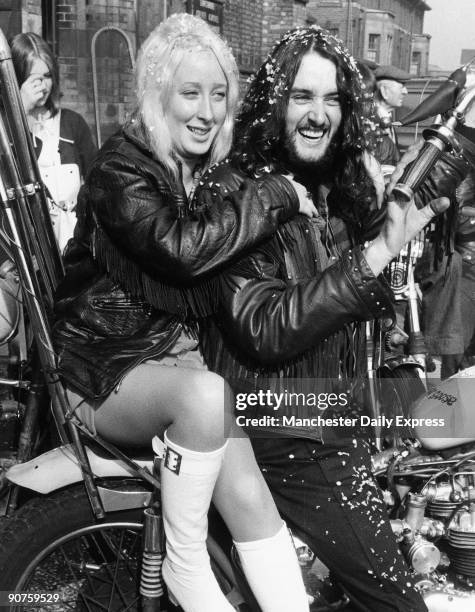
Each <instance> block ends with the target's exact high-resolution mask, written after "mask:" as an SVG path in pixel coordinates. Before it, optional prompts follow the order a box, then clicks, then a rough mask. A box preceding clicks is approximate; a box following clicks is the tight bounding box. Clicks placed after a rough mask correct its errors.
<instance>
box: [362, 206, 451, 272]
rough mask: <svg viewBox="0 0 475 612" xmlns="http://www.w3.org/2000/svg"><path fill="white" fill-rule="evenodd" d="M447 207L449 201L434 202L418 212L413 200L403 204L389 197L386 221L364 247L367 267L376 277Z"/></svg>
mask: <svg viewBox="0 0 475 612" xmlns="http://www.w3.org/2000/svg"><path fill="white" fill-rule="evenodd" d="M449 206H450V200H449V199H448V198H437V199H436V200H432V202H430V203H429V204H427V206H424V208H421V209H420V210H418V209H417V207H416V205H415V204H414V200H411V201H410V202H404V201H402V200H396V199H395V198H394V197H391V196H390V197H389V200H388V207H387V215H386V220H385V222H384V225H383V227H382V228H381V231H380V233H379V235H378V236H376V238H375V239H374V241H373V242H372V243H371V244H370V245H369V246H368V247H366V249H365V251H364V254H365V257H366V260H367V262H368V265H369V266H370V268H371V270H372V271H373V273H374V274H375V275H376V276H377V275H378V274H380V273H381V272H382V271H383V270H384V268H385V267H386V266H387V265H388V264H389V262H390V261H392V260H393V259H394V258H395V257H397V256H398V255H399V252H400V251H401V249H402V248H403V247H404V245H406V244H407V243H408V242H409V241H410V240H412V239H413V238H415V237H416V236H417V234H418V233H419V232H420V231H421V230H422V229H424V227H425V226H426V225H427V224H428V223H429V222H430V221H431V220H432V219H433V218H434V217H436V216H437V215H439V214H441V213H442V212H444V211H445V210H447V208H448V207H449Z"/></svg>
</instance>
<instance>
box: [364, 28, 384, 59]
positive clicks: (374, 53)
mask: <svg viewBox="0 0 475 612" xmlns="http://www.w3.org/2000/svg"><path fill="white" fill-rule="evenodd" d="M380 52H381V35H380V34H370V35H369V38H368V53H367V59H370V60H373V62H378V63H379V56H380Z"/></svg>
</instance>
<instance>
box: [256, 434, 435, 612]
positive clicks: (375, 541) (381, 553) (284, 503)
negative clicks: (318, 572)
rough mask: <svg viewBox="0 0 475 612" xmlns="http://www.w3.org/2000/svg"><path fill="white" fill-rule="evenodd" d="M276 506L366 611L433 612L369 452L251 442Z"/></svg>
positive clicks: (359, 445) (355, 444) (357, 446)
mask: <svg viewBox="0 0 475 612" xmlns="http://www.w3.org/2000/svg"><path fill="white" fill-rule="evenodd" d="M252 443H253V446H254V450H255V453H256V457H257V460H258V462H259V465H260V466H261V469H262V472H263V474H264V476H265V478H266V480H267V483H268V485H269V487H270V489H271V491H272V494H273V496H274V499H275V502H276V504H277V507H278V509H279V511H280V513H281V514H282V516H283V518H284V519H285V520H286V521H287V524H288V525H289V527H290V528H291V529H292V530H293V531H294V533H295V534H296V535H297V536H299V537H300V538H301V539H302V540H304V541H305V542H306V544H307V545H308V546H310V548H311V549H312V550H313V551H314V553H315V554H316V555H317V557H319V559H320V560H321V561H323V563H324V564H325V565H326V566H327V567H328V568H329V570H330V571H331V573H332V575H333V577H334V578H336V579H337V580H338V582H339V583H340V585H341V586H342V588H343V589H344V591H345V592H346V593H347V595H348V597H349V598H350V599H351V602H352V609H354V610H360V611H364V612H396V611H397V612H424V611H425V612H427V608H426V606H425V604H424V602H423V601H422V598H421V596H420V595H419V594H418V593H417V592H416V591H415V590H414V588H413V586H412V580H411V576H410V575H409V573H408V569H407V565H406V563H405V561H404V558H403V557H402V555H401V553H400V551H399V548H398V546H397V543H396V540H395V537H394V535H393V532H392V530H391V527H390V524H389V521H388V516H387V513H386V509H385V506H384V503H383V500H382V495H381V491H380V489H379V487H378V486H377V484H376V483H375V481H374V480H373V478H372V476H371V473H370V469H369V466H370V455H369V450H368V447H367V445H366V444H365V443H364V442H363V441H362V440H361V439H360V440H358V441H356V440H355V441H352V440H348V441H347V442H346V445H345V446H336V445H335V444H321V443H319V442H314V441H312V440H305V439H302V438H272V439H270V438H266V439H254V440H253V441H252Z"/></svg>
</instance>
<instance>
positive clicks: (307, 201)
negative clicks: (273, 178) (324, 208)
mask: <svg viewBox="0 0 475 612" xmlns="http://www.w3.org/2000/svg"><path fill="white" fill-rule="evenodd" d="M284 177H285V178H286V179H287V180H288V181H289V183H291V184H292V187H293V188H294V189H295V191H296V192H297V196H298V199H299V213H300V214H301V215H305V216H307V217H310V219H311V218H312V217H318V211H317V209H316V208H315V204H314V203H313V200H312V198H311V196H310V194H309V193H308V191H307V189H306V188H305V187H304V186H303V185H302V184H301V183H298V182H297V181H296V180H295V179H294V177H293V176H292V175H291V174H284Z"/></svg>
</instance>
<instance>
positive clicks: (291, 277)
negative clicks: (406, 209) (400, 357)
mask: <svg viewBox="0 0 475 612" xmlns="http://www.w3.org/2000/svg"><path fill="white" fill-rule="evenodd" d="M466 171H467V164H466V162H465V161H464V160H461V159H455V158H452V157H448V156H447V157H446V158H445V159H444V160H443V161H441V162H439V164H438V165H437V166H436V168H435V169H434V170H433V171H432V174H431V175H430V177H429V179H427V181H426V183H425V185H424V187H423V189H421V190H420V192H419V194H417V198H418V200H419V204H420V205H422V204H425V203H428V201H430V200H431V199H433V198H435V197H440V196H443V195H448V196H453V194H454V192H455V187H456V186H457V185H458V184H459V183H460V181H461V180H462V179H463V177H464V175H465V174H466ZM214 178H215V181H216V183H218V184H219V185H220V186H221V189H236V188H238V186H239V183H240V181H242V180H244V177H243V175H238V174H237V173H236V171H235V170H234V169H229V170H228V171H227V172H226V169H225V168H219V169H218V170H217V173H216V176H215V177H214ZM313 195H314V200H316V199H317V198H318V199H320V200H321V198H320V197H319V194H318V193H314V194H313ZM316 204H317V202H316ZM369 214H370V215H371V216H372V218H370V217H368V220H367V223H366V224H365V227H366V229H367V230H368V234H369V235H370V237H374V235H375V234H376V233H377V226H378V222H380V221H381V218H382V216H383V215H381V214H378V213H369ZM363 241H364V238H363ZM392 300H393V296H392V292H391V291H390V289H389V287H388V285H387V284H386V282H385V280H384V278H383V276H382V275H381V276H379V277H377V278H376V277H375V276H374V274H373V273H372V271H371V269H370V268H369V266H368V264H367V263H366V260H365V258H364V255H363V253H362V247H361V246H360V245H358V244H357V243H356V241H355V237H354V236H352V235H351V234H350V232H349V231H348V228H347V226H346V225H345V223H344V222H343V221H342V220H341V219H338V218H336V217H332V216H331V215H330V216H329V217H328V218H327V219H324V218H320V219H316V220H315V219H313V220H310V219H307V218H305V217H302V216H301V215H298V216H297V217H295V218H294V219H292V220H290V221H289V222H287V223H286V224H284V225H283V226H282V227H281V228H279V230H278V232H277V234H276V235H275V237H273V238H271V239H270V240H269V241H268V242H267V243H266V244H263V245H262V246H260V247H259V248H257V249H256V250H255V251H254V252H253V253H252V254H251V255H249V256H248V257H247V258H246V259H244V260H242V261H240V262H239V263H238V264H236V265H235V266H233V267H232V268H231V269H230V270H228V271H227V272H226V273H225V274H224V275H223V277H222V279H221V298H220V310H219V311H218V315H216V316H213V317H212V318H210V319H208V320H207V321H206V325H203V326H202V339H201V342H202V349H203V352H204V355H205V360H206V362H207V364H208V366H209V368H210V369H211V370H213V371H215V372H217V373H219V374H221V375H222V376H223V377H224V378H226V379H227V380H229V381H230V383H231V384H232V385H233V387H234V389H235V390H236V391H238V392H245V393H252V392H259V391H263V392H264V393H265V392H266V391H267V389H269V390H270V389H271V390H273V391H278V392H279V393H284V396H285V391H288V392H293V393H299V392H307V393H308V392H309V391H312V392H314V393H315V394H316V395H318V394H319V393H321V392H326V393H329V392H335V391H336V392H337V393H338V392H341V391H343V392H344V394H345V396H346V397H348V396H350V397H351V396H353V398H355V397H356V398H357V400H358V399H361V397H362V396H361V384H362V381H363V379H364V378H365V375H366V372H367V361H366V338H365V325H364V322H365V321H369V320H371V319H375V318H378V317H383V318H386V317H391V316H392V313H393V308H392ZM317 379H318V380H317ZM276 380H280V381H281V382H280V383H278V382H276ZM261 397H263V396H261ZM286 397H290V395H289V393H287V396H286ZM302 397H303V396H302ZM253 401H254V400H253ZM302 401H305V400H304V399H302ZM312 401H313V400H312ZM264 403H265V402H264ZM343 403H344V402H343ZM350 403H351V400H350ZM287 408H288V410H290V415H294V416H295V415H300V416H301V417H302V418H306V417H311V416H312V415H313V416H317V415H318V414H322V410H319V409H318V408H317V407H314V408H313V409H311V408H310V409H305V407H304V408H303V410H302V404H300V406H299V407H297V408H296V404H295V403H294V404H293V405H292V403H290V404H288V406H287ZM335 409H336V411H337V412H338V409H337V408H335ZM241 414H242V413H241ZM245 414H246V416H249V415H251V416H253V417H258V416H263V415H264V416H267V417H269V418H271V417H272V416H273V417H275V418H276V419H280V420H277V421H273V422H272V421H271V420H267V421H265V419H264V420H263V421H261V422H260V423H254V424H257V425H258V426H259V427H258V431H259V432H261V433H262V431H264V432H265V431H273V432H274V433H277V434H278V435H288V436H295V437H308V438H316V439H321V438H322V430H321V428H320V427H313V426H308V425H307V424H306V423H305V422H304V421H299V420H297V421H293V422H292V421H290V422H289V421H286V420H283V416H284V415H289V412H285V410H283V408H282V406H281V407H280V408H279V410H277V411H276V410H275V407H271V406H268V405H267V406H264V405H260V406H257V408H256V409H254V410H252V412H250V411H249V410H247V412H246V413H245ZM325 414H326V413H325ZM286 423H288V424H289V425H288V426H286ZM240 424H244V422H242V423H241V422H240ZM251 433H252V432H251ZM253 433H254V434H256V429H254V432H253ZM258 435H260V434H258Z"/></svg>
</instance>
